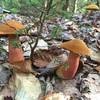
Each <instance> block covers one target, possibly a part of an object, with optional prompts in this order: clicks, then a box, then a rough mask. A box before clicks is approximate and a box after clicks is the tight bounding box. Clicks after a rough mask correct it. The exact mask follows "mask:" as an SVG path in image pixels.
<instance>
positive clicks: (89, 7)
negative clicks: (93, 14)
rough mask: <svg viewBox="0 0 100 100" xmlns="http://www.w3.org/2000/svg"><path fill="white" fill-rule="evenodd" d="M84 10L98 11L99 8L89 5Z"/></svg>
mask: <svg viewBox="0 0 100 100" xmlns="http://www.w3.org/2000/svg"><path fill="white" fill-rule="evenodd" d="M86 9H87V10H99V7H98V6H97V5H96V4H94V3H91V4H89V5H88V6H87V7H86Z"/></svg>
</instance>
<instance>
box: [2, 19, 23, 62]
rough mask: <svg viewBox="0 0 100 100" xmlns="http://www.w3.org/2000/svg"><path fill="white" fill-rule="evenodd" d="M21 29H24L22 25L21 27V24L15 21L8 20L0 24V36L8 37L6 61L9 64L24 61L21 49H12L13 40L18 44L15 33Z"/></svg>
mask: <svg viewBox="0 0 100 100" xmlns="http://www.w3.org/2000/svg"><path fill="white" fill-rule="evenodd" d="M23 28H24V25H22V24H21V23H19V22H17V21H15V20H9V21H6V22H5V23H3V24H0V35H1V36H8V40H9V56H8V60H9V62H10V63H14V62H19V61H24V56H23V51H22V48H19V47H14V46H13V45H12V41H13V40H16V41H17V42H19V40H18V38H17V37H16V34H15V32H16V31H18V30H20V29H23ZM19 43H20V42H19Z"/></svg>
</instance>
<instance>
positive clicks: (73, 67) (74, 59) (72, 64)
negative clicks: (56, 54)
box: [63, 52, 80, 79]
mask: <svg viewBox="0 0 100 100" xmlns="http://www.w3.org/2000/svg"><path fill="white" fill-rule="evenodd" d="M79 60H80V56H79V55H78V54H75V53H73V52H70V54H69V57H68V62H67V63H68V64H69V67H68V68H66V69H65V70H64V71H63V76H64V77H65V79H72V78H73V77H74V76H75V74H76V72H77V69H78V66H79Z"/></svg>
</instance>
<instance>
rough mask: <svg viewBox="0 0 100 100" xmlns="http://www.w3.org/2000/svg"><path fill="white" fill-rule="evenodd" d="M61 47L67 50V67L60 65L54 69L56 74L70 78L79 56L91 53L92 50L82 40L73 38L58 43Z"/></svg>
mask: <svg viewBox="0 0 100 100" xmlns="http://www.w3.org/2000/svg"><path fill="white" fill-rule="evenodd" d="M60 47H61V48H63V49H66V50H69V51H70V53H69V57H68V61H67V63H66V64H67V65H68V67H65V66H64V65H62V66H61V67H59V68H58V69H57V71H56V74H57V75H58V76H59V77H60V78H63V79H72V78H73V77H74V76H75V74H76V72H77V69H78V66H79V60H80V56H81V55H83V56H85V55H88V56H89V55H91V53H92V51H91V50H90V49H89V48H88V47H87V46H86V44H85V43H84V42H83V40H80V39H73V40H71V41H68V42H64V43H62V44H61V45H60Z"/></svg>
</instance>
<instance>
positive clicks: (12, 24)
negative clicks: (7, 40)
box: [0, 20, 25, 35]
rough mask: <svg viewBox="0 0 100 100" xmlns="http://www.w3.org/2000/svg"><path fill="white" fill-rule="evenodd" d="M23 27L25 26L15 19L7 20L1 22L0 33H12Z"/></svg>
mask: <svg viewBox="0 0 100 100" xmlns="http://www.w3.org/2000/svg"><path fill="white" fill-rule="evenodd" d="M23 28H25V27H24V25H22V24H21V23H19V22H17V21H15V20H9V21H6V22H5V23H3V24H0V35H14V33H15V32H16V31H18V30H20V29H23Z"/></svg>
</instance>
